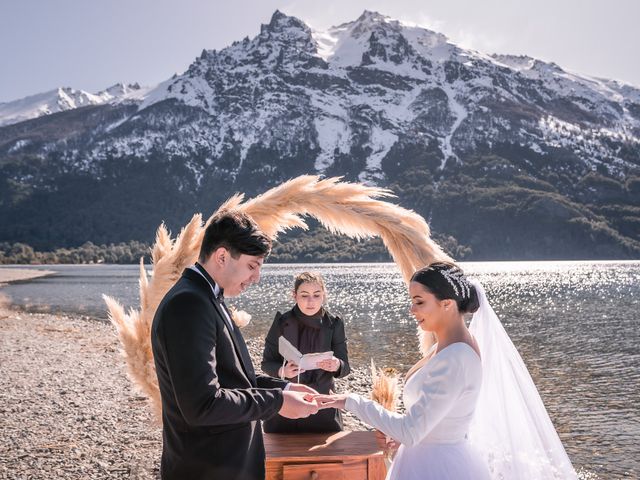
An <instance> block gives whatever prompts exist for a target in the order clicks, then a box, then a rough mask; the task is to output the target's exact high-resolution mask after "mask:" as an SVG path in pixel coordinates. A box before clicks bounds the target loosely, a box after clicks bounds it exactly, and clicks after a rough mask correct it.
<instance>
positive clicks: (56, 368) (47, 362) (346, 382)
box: [0, 299, 370, 480]
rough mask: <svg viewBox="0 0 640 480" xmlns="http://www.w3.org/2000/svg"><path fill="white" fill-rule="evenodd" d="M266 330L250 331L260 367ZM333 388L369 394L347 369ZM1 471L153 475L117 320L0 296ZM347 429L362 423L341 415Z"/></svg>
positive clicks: (153, 449) (143, 479)
mask: <svg viewBox="0 0 640 480" xmlns="http://www.w3.org/2000/svg"><path fill="white" fill-rule="evenodd" d="M263 342H264V339H260V338H256V339H250V340H248V341H247V345H248V347H249V351H250V353H251V357H252V360H253V362H254V365H256V366H257V369H259V365H260V363H259V360H260V357H261V355H262V345H263ZM336 384H337V388H336V390H337V391H346V390H348V391H352V392H357V393H360V394H363V395H368V392H369V387H370V378H369V372H368V371H367V370H366V369H358V368H355V369H352V373H351V374H350V375H349V377H347V378H346V379H338V380H337V382H336ZM0 415H2V417H3V421H2V422H1V423H0V436H1V437H2V438H5V439H6V441H5V442H4V444H2V445H0V478H13V479H16V480H18V479H25V480H26V479H29V478H43V477H47V478H59V479H73V480H76V479H77V480H80V479H86V478H91V479H107V478H108V479H113V478H119V479H120V478H121V479H125V478H127V479H131V478H135V479H138V480H152V479H153V480H157V479H159V466H160V454H161V449H162V431H161V428H160V427H159V426H157V425H154V424H153V420H152V415H151V409H150V408H149V407H148V405H147V402H146V399H145V398H144V397H143V396H141V395H140V394H139V393H137V391H136V390H135V388H134V386H133V384H132V383H131V381H130V380H129V378H128V377H127V373H126V364H125V361H124V359H123V357H122V355H121V353H120V344H119V341H118V338H117V335H116V331H115V327H113V326H112V325H111V324H110V323H107V322H102V321H96V320H95V319H93V318H92V317H86V316H79V315H66V314H52V313H30V312H27V311H25V310H23V309H21V308H20V307H15V306H12V305H10V304H9V303H8V301H7V300H6V299H5V300H4V301H3V300H2V299H0ZM343 418H344V423H345V430H356V429H358V430H360V429H364V428H365V427H364V426H363V425H362V424H361V423H360V422H358V421H357V420H355V418H353V417H352V416H350V414H345V415H343Z"/></svg>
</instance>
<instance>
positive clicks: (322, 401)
mask: <svg viewBox="0 0 640 480" xmlns="http://www.w3.org/2000/svg"><path fill="white" fill-rule="evenodd" d="M315 401H316V403H317V404H318V407H319V408H320V410H322V409H324V408H338V409H340V410H344V407H345V404H346V403H347V395H346V394H344V393H332V394H331V395H316V398H315Z"/></svg>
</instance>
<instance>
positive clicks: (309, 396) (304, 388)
mask: <svg viewBox="0 0 640 480" xmlns="http://www.w3.org/2000/svg"><path fill="white" fill-rule="evenodd" d="M287 391H289V392H302V393H304V394H305V395H304V398H305V400H309V401H310V402H311V401H313V399H314V398H315V397H316V395H319V393H318V392H317V391H316V390H314V389H313V388H311V387H310V386H308V385H303V384H302V383H290V384H289V388H287Z"/></svg>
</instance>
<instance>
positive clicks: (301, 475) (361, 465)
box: [264, 431, 387, 480]
mask: <svg viewBox="0 0 640 480" xmlns="http://www.w3.org/2000/svg"><path fill="white" fill-rule="evenodd" d="M264 442H265V448H266V451H267V475H266V480H384V478H385V476H386V473H387V468H386V466H385V463H384V451H383V447H384V445H383V444H382V442H381V440H379V439H378V437H377V436H376V434H375V433H374V432H364V431H359V432H339V433H314V434H276V433H265V434H264Z"/></svg>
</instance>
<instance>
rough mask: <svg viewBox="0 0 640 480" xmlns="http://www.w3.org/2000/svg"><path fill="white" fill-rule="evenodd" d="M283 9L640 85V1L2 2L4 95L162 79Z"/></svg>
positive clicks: (318, 23) (318, 24)
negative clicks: (375, 20)
mask: <svg viewBox="0 0 640 480" xmlns="http://www.w3.org/2000/svg"><path fill="white" fill-rule="evenodd" d="M276 9H280V10H281V11H283V12H284V13H286V14H289V15H294V16H297V17H298V18H301V19H302V20H304V21H305V22H306V23H307V24H309V25H311V26H312V27H315V28H319V29H323V28H326V27H329V26H331V25H338V24H340V23H343V22H346V21H351V20H355V19H356V18H357V17H358V16H359V15H360V14H361V13H362V11H363V10H365V9H367V10H374V11H378V12H380V13H382V14H384V15H388V16H390V17H392V18H396V19H400V20H407V21H411V22H413V23H418V24H421V25H424V26H425V27H428V28H431V29H432V30H436V31H439V32H441V33H444V34H445V35H447V36H448V37H449V38H450V39H451V40H452V41H453V42H454V43H457V44H459V45H461V46H464V47H468V48H473V49H476V50H480V51H482V52H485V53H511V54H527V55H530V56H533V57H536V58H540V59H542V60H546V61H554V62H556V63H557V64H559V65H560V66H561V67H563V68H565V69H567V70H570V71H574V72H577V73H582V74H587V75H593V76H600V77H606V78H613V79H616V80H621V81H625V82H627V83H631V84H634V85H636V86H640V0H530V1H526V2H525V1H522V0H501V1H498V0H446V1H445V0H438V1H436V0H421V1H418V0H393V1H391V0H386V1H381V0H368V1H361V0H313V1H312V0H288V1H277V0H233V1H229V0H0V102H3V101H9V100H14V99H17V98H21V97H24V96H27V95H32V94H35V93H40V92H43V91H46V90H51V89H53V88H56V87H59V86H68V87H74V88H80V89H83V90H87V91H91V92H96V91H98V90H101V89H104V88H106V87H108V86H110V85H112V84H114V83H117V82H126V83H133V82H139V83H140V84H143V85H155V84H157V83H159V82H161V81H163V80H166V79H167V78H169V77H170V76H171V75H173V74H174V73H181V72H183V71H184V70H185V69H186V68H187V67H188V65H189V64H190V63H191V62H192V61H193V60H194V59H195V58H196V57H197V56H198V55H200V52H201V51H202V49H203V48H204V49H214V48H215V49H221V48H224V47H225V46H227V45H229V44H230V43H231V42H233V41H234V40H241V39H242V38H243V37H245V36H247V35H248V36H250V37H253V36H254V35H256V34H257V33H258V32H259V30H260V24H261V23H268V21H269V19H270V18H271V15H272V14H273V12H274V11H275V10H276Z"/></svg>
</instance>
